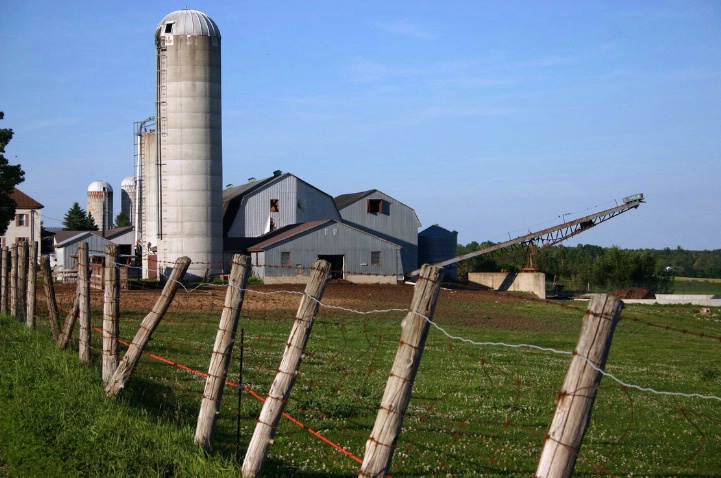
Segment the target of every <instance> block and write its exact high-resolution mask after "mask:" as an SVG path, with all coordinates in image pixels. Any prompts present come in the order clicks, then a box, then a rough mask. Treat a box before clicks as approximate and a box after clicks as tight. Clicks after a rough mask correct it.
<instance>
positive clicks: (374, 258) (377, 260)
mask: <svg viewBox="0 0 721 478" xmlns="http://www.w3.org/2000/svg"><path fill="white" fill-rule="evenodd" d="M371 265H372V266H379V265H381V251H371Z"/></svg>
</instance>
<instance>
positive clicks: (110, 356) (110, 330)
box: [102, 244, 120, 385]
mask: <svg viewBox="0 0 721 478" xmlns="http://www.w3.org/2000/svg"><path fill="white" fill-rule="evenodd" d="M117 259H118V246H116V245H115V244H107V245H106V246H105V270H104V271H105V277H104V279H105V293H104V295H103V371H102V377H103V383H104V384H106V385H107V384H108V382H109V381H110V378H111V377H112V376H113V373H114V372H115V369H116V368H118V335H119V334H120V325H119V315H120V270H119V269H118V266H117V265H116V262H117Z"/></svg>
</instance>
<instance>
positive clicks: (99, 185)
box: [87, 179, 113, 233]
mask: <svg viewBox="0 0 721 478" xmlns="http://www.w3.org/2000/svg"><path fill="white" fill-rule="evenodd" d="M87 209H88V214H90V215H92V216H93V220H94V221H95V225H96V226H98V229H99V230H100V231H102V232H103V233H104V232H105V231H107V230H109V229H111V228H112V227H113V188H112V187H110V184H108V183H107V182H105V181H102V180H100V179H99V180H97V181H93V182H92V183H90V186H88V208H87Z"/></svg>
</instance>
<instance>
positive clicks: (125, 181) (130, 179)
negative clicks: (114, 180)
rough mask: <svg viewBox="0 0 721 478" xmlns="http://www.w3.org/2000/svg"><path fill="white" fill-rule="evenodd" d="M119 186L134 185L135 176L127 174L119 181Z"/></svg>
mask: <svg viewBox="0 0 721 478" xmlns="http://www.w3.org/2000/svg"><path fill="white" fill-rule="evenodd" d="M120 187H121V188H127V187H135V176H128V177H127V178H125V179H123V181H122V182H121V183H120Z"/></svg>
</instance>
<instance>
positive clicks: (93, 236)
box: [53, 226, 133, 269]
mask: <svg viewBox="0 0 721 478" xmlns="http://www.w3.org/2000/svg"><path fill="white" fill-rule="evenodd" d="M82 242H87V243H88V254H89V255H90V256H98V257H105V246H106V245H107V244H115V245H116V246H118V254H122V255H129V254H132V253H133V250H132V244H133V226H126V227H117V228H115V229H111V230H109V231H108V232H107V233H106V235H105V237H103V235H102V232H100V231H58V232H56V233H55V235H54V237H53V248H54V249H55V258H56V261H57V266H58V267H60V268H63V269H74V268H75V267H76V265H77V255H78V246H79V245H80V243H82Z"/></svg>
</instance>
